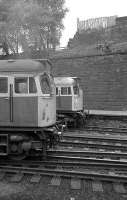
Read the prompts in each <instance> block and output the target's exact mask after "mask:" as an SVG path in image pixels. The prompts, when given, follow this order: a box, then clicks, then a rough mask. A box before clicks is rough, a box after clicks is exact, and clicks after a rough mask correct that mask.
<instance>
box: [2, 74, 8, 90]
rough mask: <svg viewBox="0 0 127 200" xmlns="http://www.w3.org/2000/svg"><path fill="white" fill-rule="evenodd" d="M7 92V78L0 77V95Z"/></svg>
mask: <svg viewBox="0 0 127 200" xmlns="http://www.w3.org/2000/svg"><path fill="white" fill-rule="evenodd" d="M7 92H8V78H7V77H0V93H7Z"/></svg>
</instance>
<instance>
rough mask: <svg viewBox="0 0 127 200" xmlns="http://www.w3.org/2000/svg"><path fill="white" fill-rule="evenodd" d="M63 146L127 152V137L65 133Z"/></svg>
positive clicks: (62, 141) (61, 142)
mask: <svg viewBox="0 0 127 200" xmlns="http://www.w3.org/2000/svg"><path fill="white" fill-rule="evenodd" d="M60 145H61V146H67V147H68V146H73V147H83V148H94V149H106V150H114V151H116V150H117V151H127V136H121V137H119V136H117V137H116V136H102V135H100V134H98V135H88V134H76V133H74V134H68V133H64V135H63V138H62V140H61V141H60Z"/></svg>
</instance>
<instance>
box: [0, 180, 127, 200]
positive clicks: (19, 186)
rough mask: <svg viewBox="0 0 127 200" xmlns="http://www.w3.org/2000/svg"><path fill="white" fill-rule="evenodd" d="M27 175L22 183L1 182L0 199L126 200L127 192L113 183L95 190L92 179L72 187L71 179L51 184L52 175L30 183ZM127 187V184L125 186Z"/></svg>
mask: <svg viewBox="0 0 127 200" xmlns="http://www.w3.org/2000/svg"><path fill="white" fill-rule="evenodd" d="M30 178H31V177H30V176H25V177H24V178H23V180H22V181H21V182H20V183H11V182H10V181H9V178H8V179H4V180H3V181H1V182H0V200H30V199H32V200H111V199H112V200H125V199H127V193H124V194H120V193H116V191H114V189H113V186H112V183H108V182H103V183H102V185H103V192H98V191H97V192H94V191H93V188H92V181H88V180H82V181H81V188H80V189H78V190H77V189H71V184H70V179H64V178H63V179H61V183H60V186H53V185H52V184H51V177H42V178H41V180H40V182H39V183H35V184H33V183H30ZM125 188H126V186H125Z"/></svg>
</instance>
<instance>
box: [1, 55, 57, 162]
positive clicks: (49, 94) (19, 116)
mask: <svg viewBox="0 0 127 200" xmlns="http://www.w3.org/2000/svg"><path fill="white" fill-rule="evenodd" d="M49 65H50V64H49V62H48V61H47V60H41V61H34V60H30V59H28V60H6V61H5V60H4V61H0V155H11V158H14V159H23V158H24V157H26V155H29V153H31V152H35V151H38V152H39V153H40V154H41V155H42V154H43V155H45V154H46V149H47V148H48V147H49V146H51V145H52V143H53V142H55V141H56V140H57V136H58V130H57V129H56V95H55V91H56V88H55V84H54V81H53V78H52V75H51V70H50V66H49ZM3 141H4V143H3Z"/></svg>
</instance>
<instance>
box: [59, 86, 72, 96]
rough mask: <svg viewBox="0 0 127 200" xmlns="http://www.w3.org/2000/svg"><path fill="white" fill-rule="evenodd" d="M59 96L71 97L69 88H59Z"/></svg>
mask: <svg viewBox="0 0 127 200" xmlns="http://www.w3.org/2000/svg"><path fill="white" fill-rule="evenodd" d="M61 95H71V87H61Z"/></svg>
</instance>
